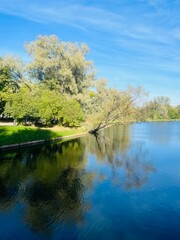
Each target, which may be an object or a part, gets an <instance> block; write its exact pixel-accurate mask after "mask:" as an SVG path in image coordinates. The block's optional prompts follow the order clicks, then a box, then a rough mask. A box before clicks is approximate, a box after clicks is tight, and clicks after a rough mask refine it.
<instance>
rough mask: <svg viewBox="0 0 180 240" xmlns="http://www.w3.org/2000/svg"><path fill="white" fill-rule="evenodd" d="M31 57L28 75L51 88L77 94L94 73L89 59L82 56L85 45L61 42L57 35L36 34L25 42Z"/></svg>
mask: <svg viewBox="0 0 180 240" xmlns="http://www.w3.org/2000/svg"><path fill="white" fill-rule="evenodd" d="M25 48H26V50H27V51H28V53H29V55H30V56H31V57H32V62H31V63H30V64H29V65H28V70H29V74H30V76H31V78H34V79H35V80H38V81H39V82H43V83H44V84H46V85H47V86H48V88H49V89H51V90H58V91H59V92H61V93H67V94H70V95H72V94H78V93H82V92H83V91H84V89H86V88H87V87H89V86H90V82H91V80H92V79H93V77H94V72H93V68H92V62H90V61H87V60H86V59H85V57H86V54H87V52H88V48H87V46H86V45H85V44H82V45H81V46H79V45H78V44H76V43H70V42H62V41H60V40H59V39H58V38H57V36H55V35H51V36H39V37H38V38H37V40H35V41H34V42H31V43H26V44H25Z"/></svg>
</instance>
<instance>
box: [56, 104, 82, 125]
mask: <svg viewBox="0 0 180 240" xmlns="http://www.w3.org/2000/svg"><path fill="white" fill-rule="evenodd" d="M61 116H62V124H63V125H65V126H69V127H73V126H74V127H79V126H80V122H82V121H83V120H84V114H83V112H82V110H81V107H80V104H79V103H78V102H77V101H76V100H75V99H70V100H68V101H64V103H63V107H62V112H61V115H60V117H61Z"/></svg>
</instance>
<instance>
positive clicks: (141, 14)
mask: <svg viewBox="0 0 180 240" xmlns="http://www.w3.org/2000/svg"><path fill="white" fill-rule="evenodd" d="M0 30H1V31H0V56H4V55H7V54H13V55H16V56H19V57H21V58H22V59H23V60H24V61H29V57H28V55H27V53H26V51H25V49H24V43H25V42H31V41H34V40H35V39H36V38H37V36H38V35H52V34H55V35H57V36H58V37H59V38H60V39H61V40H62V41H71V42H78V43H79V44H81V43H86V44H87V45H88V47H89V49H90V52H89V54H88V56H87V58H88V59H91V60H92V61H93V62H94V65H95V69H96V75H97V77H98V78H106V79H108V81H109V85H110V86H112V87H115V88H118V89H124V88H125V87H126V86H128V85H133V86H139V85H140V86H143V87H144V88H145V89H146V90H147V91H148V92H149V96H150V98H153V97H155V96H168V97H170V99H171V103H172V104H173V105H176V104H180V0H92V1H90V0H66V1H65V0H64V1H63V0H51V1H49V0H31V1H29V0H0Z"/></svg>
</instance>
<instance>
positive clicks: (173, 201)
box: [0, 122, 180, 240]
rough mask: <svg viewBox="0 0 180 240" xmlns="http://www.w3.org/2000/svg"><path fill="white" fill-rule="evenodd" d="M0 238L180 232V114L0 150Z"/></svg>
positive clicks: (162, 235) (170, 235) (148, 236)
mask: <svg viewBox="0 0 180 240" xmlns="http://www.w3.org/2000/svg"><path fill="white" fill-rule="evenodd" d="M0 239H99V240H100V239H125V240H131V239H132V240H136V239H137V240H141V239H146V240H151V239H153V240H156V239H158V240H159V239H163V240H166V239H168V240H169V239H172V240H176V239H180V122H167V123H166V122H163V123H142V124H133V125H130V126H114V127H111V128H107V129H105V131H104V132H101V134H100V135H99V136H97V137H96V138H95V137H94V136H91V135H88V136H85V137H82V138H78V139H74V140H71V141H67V142H57V143H53V144H47V145H41V146H36V147H33V148H32V147H29V148H23V149H18V150H11V151H8V152H0Z"/></svg>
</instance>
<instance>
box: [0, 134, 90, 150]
mask: <svg viewBox="0 0 180 240" xmlns="http://www.w3.org/2000/svg"><path fill="white" fill-rule="evenodd" d="M87 134H88V132H84V133H79V134H73V135H67V136H62V137H56V138H50V139H42V140H35V141H29V142H22V143H15V144H7V145H2V146H0V151H1V150H6V149H15V148H20V147H25V146H33V145H36V144H43V143H48V142H49V143H50V142H56V141H60V140H64V139H73V138H78V137H83V136H85V135H87Z"/></svg>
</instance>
